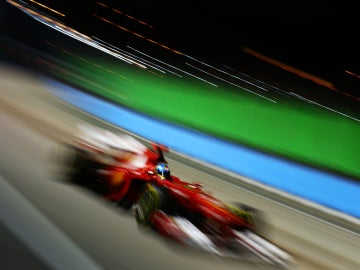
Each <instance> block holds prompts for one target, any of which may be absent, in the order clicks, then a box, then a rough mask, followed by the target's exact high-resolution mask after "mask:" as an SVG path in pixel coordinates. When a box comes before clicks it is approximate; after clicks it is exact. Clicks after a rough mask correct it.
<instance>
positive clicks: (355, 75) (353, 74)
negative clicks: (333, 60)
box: [344, 70, 360, 79]
mask: <svg viewBox="0 0 360 270" xmlns="http://www.w3.org/2000/svg"><path fill="white" fill-rule="evenodd" d="M344 72H345V73H346V74H349V75H351V76H354V77H356V78H358V79H360V75H358V74H356V73H354V72H351V71H350V70H344Z"/></svg>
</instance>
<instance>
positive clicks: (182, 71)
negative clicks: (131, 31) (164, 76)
mask: <svg viewBox="0 0 360 270" xmlns="http://www.w3.org/2000/svg"><path fill="white" fill-rule="evenodd" d="M127 47H128V48H130V49H132V50H134V51H136V52H138V53H141V54H144V55H146V56H148V55H147V54H145V53H143V52H141V51H139V50H136V49H134V48H132V47H130V46H127ZM148 57H151V56H148ZM154 59H155V58H154ZM155 60H157V59H155ZM158 61H160V60H158ZM162 63H164V62H162ZM164 64H166V63H164ZM166 65H168V66H170V67H172V68H175V69H176V70H178V71H181V72H183V73H185V74H187V75H189V76H192V77H194V78H196V79H198V80H201V81H204V82H206V83H208V84H210V85H213V86H215V87H218V86H217V85H216V84H213V83H211V82H209V81H206V80H205V79H203V78H200V77H198V76H196V75H194V74H191V73H189V72H187V71H185V70H182V69H179V68H177V67H174V66H171V65H169V64H166Z"/></svg>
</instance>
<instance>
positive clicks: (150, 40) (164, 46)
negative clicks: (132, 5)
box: [93, 14, 183, 55]
mask: <svg viewBox="0 0 360 270" xmlns="http://www.w3.org/2000/svg"><path fill="white" fill-rule="evenodd" d="M93 15H94V16H95V17H97V18H98V19H100V20H102V21H104V22H106V23H109V24H112V25H114V26H115V27H117V28H119V29H121V30H123V31H126V32H129V33H131V34H133V35H135V36H137V37H139V38H141V39H144V40H147V41H148V42H151V43H153V44H156V45H158V46H160V47H162V48H163V49H166V50H169V51H172V52H174V53H176V54H179V55H182V54H183V53H182V52H179V51H176V50H173V49H171V48H170V47H168V46H166V45H164V44H161V43H159V42H157V41H155V40H152V39H149V38H147V37H145V36H143V35H141V34H138V33H136V32H133V31H131V30H129V29H127V28H126V27H123V26H120V25H118V24H116V23H114V22H112V21H109V20H108V19H106V18H103V17H101V16H99V15H97V14H93Z"/></svg>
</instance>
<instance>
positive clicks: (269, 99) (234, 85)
mask: <svg viewBox="0 0 360 270" xmlns="http://www.w3.org/2000/svg"><path fill="white" fill-rule="evenodd" d="M185 64H186V65H188V66H190V67H192V68H195V69H197V70H199V71H201V72H204V73H206V74H208V75H210V76H213V77H215V78H217V79H219V80H222V81H224V82H227V83H229V84H232V85H234V86H236V87H239V88H240V89H244V90H246V91H248V92H250V93H252V94H254V95H257V96H259V97H262V98H264V99H266V100H269V101H271V102H274V103H277V102H276V101H275V100H273V99H270V98H268V97H265V96H263V95H260V94H258V93H256V92H253V91H251V90H249V89H246V88H245V87H241V86H239V85H237V84H235V83H232V82H229V81H227V80H225V79H222V78H220V77H217V76H215V75H213V74H211V73H209V72H206V71H205V70H202V69H200V68H197V67H195V66H193V65H191V64H189V63H185Z"/></svg>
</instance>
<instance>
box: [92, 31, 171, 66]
mask: <svg viewBox="0 0 360 270" xmlns="http://www.w3.org/2000/svg"><path fill="white" fill-rule="evenodd" d="M93 38H94V40H95V42H97V43H99V44H100V45H102V46H105V47H107V48H109V49H110V50H114V51H115V52H118V53H122V54H125V55H126V56H127V57H129V58H131V59H134V60H136V61H138V62H140V63H142V64H144V65H148V66H149V67H151V68H153V69H155V70H157V71H160V72H161V73H166V72H165V71H164V70H162V69H164V68H163V67H160V66H159V65H156V64H153V63H151V62H150V61H147V60H145V59H143V58H140V57H138V56H136V55H133V54H131V53H129V52H127V51H125V50H122V49H120V48H118V47H115V46H114V45H111V44H109V43H107V42H106V41H103V40H101V39H100V38H97V37H93ZM165 70H166V69H165ZM166 71H168V72H171V71H169V70H166Z"/></svg>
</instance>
